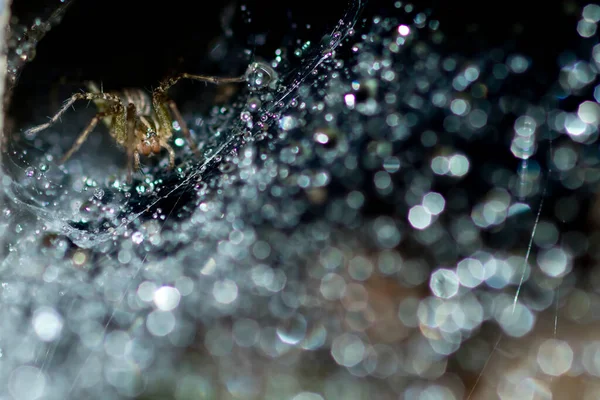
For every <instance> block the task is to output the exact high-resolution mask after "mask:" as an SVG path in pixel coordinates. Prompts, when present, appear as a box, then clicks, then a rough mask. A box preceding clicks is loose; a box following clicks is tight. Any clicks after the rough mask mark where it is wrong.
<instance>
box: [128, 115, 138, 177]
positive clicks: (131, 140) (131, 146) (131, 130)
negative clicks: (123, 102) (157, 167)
mask: <svg viewBox="0 0 600 400" xmlns="http://www.w3.org/2000/svg"><path fill="white" fill-rule="evenodd" d="M126 121H127V145H126V146H125V147H126V148H127V182H128V183H131V176H132V174H133V168H134V154H137V150H136V148H135V125H136V122H137V120H136V109H135V105H134V104H133V103H129V104H128V105H127V116H126ZM137 158H138V159H137V163H136V164H137V165H136V166H139V154H137Z"/></svg>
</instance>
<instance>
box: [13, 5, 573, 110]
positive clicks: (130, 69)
mask: <svg viewBox="0 0 600 400" xmlns="http://www.w3.org/2000/svg"><path fill="white" fill-rule="evenodd" d="M403 3H404V4H406V3H407V2H403ZM538 3H540V4H538ZM543 3H544V4H543V5H542V4H541V2H527V1H516V0H505V1H472V0H458V1H444V0H423V1H419V0H415V1H414V2H413V3H412V4H413V5H414V7H415V12H421V11H424V10H427V9H431V10H433V12H432V18H434V19H438V20H439V21H440V22H441V30H442V31H443V32H444V33H445V34H446V36H447V41H446V43H445V44H444V46H445V47H446V49H447V51H448V52H452V51H456V52H460V53H462V54H468V55H472V56H473V57H476V55H477V53H478V52H479V51H480V50H482V49H489V48H490V47H493V46H502V47H504V48H509V49H511V48H512V49H514V50H516V51H523V52H524V53H526V54H528V55H530V56H531V57H532V58H533V59H534V62H538V63H542V64H543V65H544V66H545V70H546V71H547V76H548V77H549V78H550V79H552V80H555V77H556V73H557V71H558V69H557V64H556V58H557V56H558V54H559V52H560V49H562V48H565V47H567V46H568V44H569V43H570V42H571V41H573V40H575V39H576V32H575V25H576V21H577V18H578V16H579V15H580V7H581V2H576V1H574V0H569V1H549V2H543ZM57 4H58V2H57V0H52V1H48V0H14V3H13V15H14V16H16V17H17V18H18V19H19V21H20V22H22V23H25V24H28V25H29V24H30V21H33V18H35V17H38V16H44V15H49V10H51V9H54V8H55V7H56V5H57ZM229 4H231V3H229V2H225V1H218V0H217V1H212V2H207V1H198V2H190V1H189V0H169V1H165V2H153V3H151V2H147V1H142V0H128V1H123V0H75V1H74V2H73V3H72V4H71V6H70V8H69V9H68V10H67V12H66V14H65V16H64V19H63V22H62V23H61V24H60V25H58V26H57V27H56V28H54V29H53V30H51V31H50V32H49V33H48V34H47V35H46V37H45V38H44V39H43V40H42V41H41V42H40V44H39V46H38V48H37V56H36V58H35V59H34V60H33V61H32V62H31V63H29V64H27V65H26V66H25V68H24V70H23V71H22V74H21V76H20V79H19V82H18V86H17V87H16V88H15V91H14V95H13V101H12V103H11V109H10V110H9V114H10V115H12V116H13V117H16V118H17V119H20V118H19V117H21V118H28V117H29V115H28V114H29V113H28V112H27V111H28V108H29V107H30V104H31V101H30V100H31V96H34V95H35V96H40V94H42V96H43V93H50V92H51V91H53V90H56V87H57V86H60V87H62V88H63V89H64V91H65V92H66V93H67V94H68V93H69V92H72V91H73V89H74V88H81V87H82V82H83V81H84V80H94V81H97V82H98V81H101V82H102V83H103V84H104V87H105V89H107V90H110V89H118V88H121V87H124V86H130V87H146V88H149V87H152V86H153V85H155V84H156V83H157V82H158V81H159V80H160V79H161V78H163V77H165V76H166V75H168V74H172V73H175V72H181V71H188V72H193V73H207V74H209V73H215V74H219V73H220V74H229V75H232V74H233V75H237V74H240V73H242V72H243V65H244V64H245V63H246V62H247V61H246V59H247V58H248V56H247V55H246V56H245V55H244V54H243V49H249V50H250V51H251V52H252V53H253V56H261V55H262V56H263V57H266V58H272V57H273V51H274V50H275V49H276V48H277V47H278V46H280V45H282V44H286V43H290V42H293V41H295V40H296V39H298V38H300V39H301V40H303V41H305V40H312V41H313V43H314V41H317V42H318V40H319V39H320V38H321V36H322V35H323V34H324V33H326V32H329V31H330V30H331V29H332V28H333V27H334V26H335V24H336V23H337V21H338V19H339V18H341V16H342V15H343V13H344V10H345V9H346V8H347V5H348V1H347V0H329V1H327V2H323V1H315V0H305V1H293V2H285V1H278V0H250V1H243V2H242V1H239V2H238V3H237V10H239V9H240V6H241V5H244V6H245V8H246V10H247V11H246V12H239V11H238V12H236V13H235V16H236V17H235V18H234V19H233V21H232V24H231V27H232V30H233V36H232V37H231V38H230V39H229V40H228V41H227V43H228V45H229V46H230V47H229V48H227V49H226V52H227V57H228V58H230V59H231V60H232V61H233V62H231V63H223V62H221V63H220V64H218V63H216V62H214V60H211V57H209V53H210V49H211V46H212V45H214V40H215V39H216V38H218V37H220V36H221V37H222V36H223V35H222V32H223V29H222V26H221V25H222V24H221V15H222V11H223V9H224V7H225V6H227V5H229ZM415 12H413V14H414V13H415ZM395 13H397V14H400V11H398V10H397V9H396V8H394V1H393V0H371V1H369V2H367V6H366V8H365V10H364V12H363V14H362V17H363V18H367V19H370V18H372V16H373V15H382V16H389V15H393V14H395ZM307 24H310V26H311V28H310V29H307V28H306V25H307ZM360 25H361V23H360V22H359V23H358V27H357V28H360ZM257 38H258V39H260V38H262V39H264V40H262V41H261V40H258V42H257ZM263 42H264V44H262V43H263ZM217 65H221V66H222V65H228V66H229V68H230V70H226V71H223V70H222V68H221V69H219V68H217ZM541 79H542V80H544V81H546V78H545V77H541ZM543 83H544V82H542V86H543ZM61 95H62V96H64V93H61Z"/></svg>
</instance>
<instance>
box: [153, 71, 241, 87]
mask: <svg viewBox="0 0 600 400" xmlns="http://www.w3.org/2000/svg"><path fill="white" fill-rule="evenodd" d="M181 79H192V80H195V81H201V82H208V83H214V84H215V85H220V84H222V83H234V82H245V81H246V75H245V74H244V75H242V76H236V77H219V76H210V75H192V74H188V73H185V72H184V73H182V74H179V75H175V76H174V77H172V78H167V79H165V80H163V81H162V82H161V83H160V85H159V86H158V88H156V89H155V91H158V92H166V91H167V90H168V89H169V88H170V87H171V86H173V85H175V84H176V83H177V82H179V81H180V80H181Z"/></svg>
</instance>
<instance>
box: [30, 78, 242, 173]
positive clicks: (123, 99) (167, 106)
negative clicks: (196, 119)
mask: <svg viewBox="0 0 600 400" xmlns="http://www.w3.org/2000/svg"><path fill="white" fill-rule="evenodd" d="M247 74H248V72H246V74H245V75H243V76H240V77H234V78H219V77H214V76H206V75H191V74H187V73H183V74H180V75H177V76H175V77H173V78H169V79H165V80H163V81H162V82H161V83H160V85H159V86H158V87H157V88H156V89H154V90H153V91H152V93H147V92H145V91H143V90H141V89H123V90H121V91H119V92H104V91H102V90H101V89H99V88H98V86H97V85H96V84H94V83H88V84H87V87H88V92H84V93H75V94H74V95H72V96H71V97H70V98H69V99H68V100H67V101H66V102H65V103H64V104H63V106H62V107H61V108H60V109H59V110H58V112H57V113H56V114H55V115H54V116H53V117H52V118H50V121H48V122H47V123H45V124H41V125H38V126H36V127H33V128H30V129H28V130H27V133H30V134H31V133H36V132H39V131H42V130H44V129H46V128H48V127H50V126H51V125H52V124H54V123H55V122H57V121H58V120H59V119H60V117H61V116H62V115H63V114H64V113H65V112H66V111H67V110H68V109H69V107H71V106H72V105H73V104H74V103H75V102H76V101H78V100H88V101H93V102H94V104H95V105H96V108H97V110H98V112H97V113H96V115H95V116H94V118H92V120H91V121H90V123H89V124H88V125H87V127H86V128H85V129H84V130H83V132H82V133H81V134H80V135H79V137H78V138H77V140H76V141H75V143H74V144H73V146H72V147H71V148H70V149H69V151H67V152H66V153H65V155H64V156H63V157H62V158H61V160H60V163H64V162H65V161H67V160H68V159H69V158H70V157H71V155H73V153H74V152H76V151H77V150H78V149H79V147H81V145H82V144H83V143H84V142H85V140H86V139H87V138H88V136H89V134H90V133H91V132H92V131H93V130H94V128H95V127H96V125H97V124H98V122H99V121H102V123H103V124H104V125H106V127H107V128H108V130H109V132H110V135H111V136H112V138H113V139H114V140H115V142H117V144H119V145H120V146H122V147H123V148H125V150H126V151H127V162H128V180H131V174H132V171H133V170H134V169H138V168H139V165H140V155H142V156H152V155H154V154H159V153H160V152H161V151H162V149H166V150H167V152H168V153H169V168H173V166H174V165H175V152H174V151H173V148H172V147H171V146H170V145H169V143H168V141H169V140H170V139H171V137H172V136H173V131H172V129H173V121H177V122H178V124H179V126H180V127H181V130H182V132H183V134H184V136H185V137H186V139H187V141H188V143H189V146H190V148H191V149H192V150H193V151H194V152H197V149H196V146H195V144H194V142H193V140H192V137H191V135H190V132H189V129H188V127H187V124H186V123H185V121H184V119H183V118H182V116H181V113H180V112H179V109H178V108H177V105H176V104H175V102H174V101H173V100H172V99H170V98H169V97H168V95H167V90H168V89H169V88H170V87H171V86H173V85H175V84H176V83H177V82H179V81H180V80H181V79H192V80H198V81H203V82H210V83H214V84H221V83H233V82H244V81H245V80H246V76H247Z"/></svg>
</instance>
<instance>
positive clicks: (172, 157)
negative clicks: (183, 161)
mask: <svg viewBox="0 0 600 400" xmlns="http://www.w3.org/2000/svg"><path fill="white" fill-rule="evenodd" d="M160 145H161V146H162V147H163V148H165V149H167V151H168V152H169V169H173V167H174V166H175V151H174V150H173V148H172V147H171V146H170V145H169V144H168V143H167V142H165V141H164V140H161V141H160Z"/></svg>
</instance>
